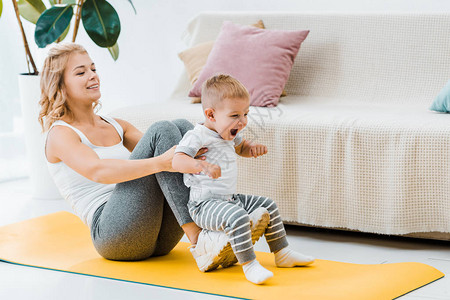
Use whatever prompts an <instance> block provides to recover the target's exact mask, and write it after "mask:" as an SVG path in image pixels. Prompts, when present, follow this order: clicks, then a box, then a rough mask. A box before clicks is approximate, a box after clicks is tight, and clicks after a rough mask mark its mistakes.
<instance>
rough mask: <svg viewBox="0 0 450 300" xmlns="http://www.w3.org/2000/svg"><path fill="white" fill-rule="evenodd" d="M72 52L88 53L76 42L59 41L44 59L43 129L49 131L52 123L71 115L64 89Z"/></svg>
mask: <svg viewBox="0 0 450 300" xmlns="http://www.w3.org/2000/svg"><path fill="white" fill-rule="evenodd" d="M72 53H87V51H86V49H84V47H83V46H81V45H78V44H75V43H59V44H56V45H55V46H54V47H52V48H51V49H50V50H49V52H48V55H47V58H46V59H45V61H44V66H43V68H42V72H41V99H40V100H39V105H40V106H41V111H40V112H39V117H38V120H39V123H40V124H41V127H42V130H43V131H47V130H48V129H49V128H50V127H51V126H52V124H53V123H54V122H55V121H56V120H59V119H61V118H62V117H64V116H67V115H68V116H71V115H72V112H71V111H70V108H69V106H68V105H67V103H66V99H67V96H66V93H65V91H64V70H65V69H66V66H67V61H68V60H69V57H70V55H71V54H72ZM99 104H100V103H99V101H98V100H97V101H96V102H95V103H94V104H93V108H94V109H95V108H96V107H97V106H98V105H99Z"/></svg>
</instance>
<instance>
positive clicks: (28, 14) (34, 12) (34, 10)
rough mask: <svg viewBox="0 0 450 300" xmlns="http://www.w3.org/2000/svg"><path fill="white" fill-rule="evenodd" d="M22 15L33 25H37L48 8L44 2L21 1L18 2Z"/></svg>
mask: <svg viewBox="0 0 450 300" xmlns="http://www.w3.org/2000/svg"><path fill="white" fill-rule="evenodd" d="M17 6H18V7H19V13H20V15H21V16H22V17H23V18H24V19H25V20H28V21H30V22H31V23H33V24H36V22H37V20H38V19H39V17H40V16H41V14H42V13H43V12H44V11H45V9H46V7H45V4H44V3H43V2H42V0H19V1H17Z"/></svg>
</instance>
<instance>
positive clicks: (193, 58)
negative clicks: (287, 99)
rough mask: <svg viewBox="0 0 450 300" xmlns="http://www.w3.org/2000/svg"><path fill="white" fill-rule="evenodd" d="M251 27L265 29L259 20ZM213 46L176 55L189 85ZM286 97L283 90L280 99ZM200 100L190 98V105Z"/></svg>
mask: <svg viewBox="0 0 450 300" xmlns="http://www.w3.org/2000/svg"><path fill="white" fill-rule="evenodd" d="M252 26H254V27H257V28H261V29H265V27H264V23H263V21H262V20H259V21H258V22H256V23H255V24H252ZM213 46H214V41H209V42H204V43H200V44H198V45H196V46H194V47H192V48H189V49H187V50H184V51H183V52H180V53H179V54H178V57H180V59H181V60H182V61H183V63H184V66H185V67H186V72H187V75H188V77H189V81H190V82H191V85H194V83H195V82H196V81H197V79H198V76H199V75H200V72H201V71H202V69H203V67H204V66H205V65H206V61H207V60H208V55H209V53H210V52H211V50H212V48H213ZM283 96H286V92H285V91H284V90H283V92H282V93H281V97H283ZM200 102H201V98H197V97H191V103H200Z"/></svg>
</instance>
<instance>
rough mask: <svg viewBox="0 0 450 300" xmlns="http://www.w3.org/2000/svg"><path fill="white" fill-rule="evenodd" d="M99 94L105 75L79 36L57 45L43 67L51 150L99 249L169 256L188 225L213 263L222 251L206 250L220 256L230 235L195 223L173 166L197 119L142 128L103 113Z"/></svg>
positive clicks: (51, 160) (57, 177) (128, 255)
mask: <svg viewBox="0 0 450 300" xmlns="http://www.w3.org/2000/svg"><path fill="white" fill-rule="evenodd" d="M99 99H100V79H99V76H98V74H97V73H96V69H95V64H94V63H93V62H92V60H91V58H90V57H89V55H88V53H87V52H86V50H85V49H84V48H83V47H82V46H80V45H77V44H73V43H61V44H58V45H56V46H54V47H53V48H52V49H51V50H50V51H49V54H48V57H47V58H46V60H45V62H44V67H43V71H42V73H41V100H40V102H39V104H40V105H41V112H40V114H39V121H40V123H41V126H42V127H43V129H44V130H45V131H47V132H48V133H47V140H46V149H45V154H46V158H47V161H48V167H49V170H50V173H51V174H52V177H53V179H54V181H55V183H56V185H57V186H58V188H59V190H60V191H61V193H62V195H63V196H64V198H65V199H66V200H67V201H69V203H70V204H71V206H72V208H73V210H74V213H75V214H76V215H77V216H79V217H80V218H81V220H82V221H83V222H84V223H85V224H86V225H87V226H89V228H90V230H91V237H92V241H93V243H94V246H95V248H96V249H97V251H98V253H99V254H100V255H102V256H103V257H105V258H107V259H111V260H124V261H128V260H142V259H146V258H149V257H151V256H158V255H165V254H167V253H169V252H170V251H171V250H172V249H173V247H175V245H176V244H177V243H178V242H179V240H180V239H181V237H182V235H183V231H184V232H185V233H186V235H187V237H188V239H189V240H190V242H191V243H192V244H193V245H197V246H196V247H195V250H197V251H196V255H197V257H196V260H197V263H199V261H201V263H202V264H208V265H209V264H212V263H213V261H214V259H217V258H216V257H211V256H210V254H208V256H206V253H207V252H206V250H208V252H209V251H211V249H215V250H213V251H214V253H215V255H216V256H217V255H218V254H219V252H220V251H221V250H222V248H224V247H225V246H226V245H227V243H228V239H227V238H226V236H225V235H224V234H221V233H218V232H208V231H201V229H200V228H199V227H198V226H197V225H195V223H194V222H193V221H192V219H191V218H190V216H189V213H188V210H187V205H186V204H187V202H188V200H189V190H188V188H187V187H186V186H185V185H184V183H183V176H182V174H179V173H174V171H173V169H172V158H173V155H174V147H175V145H177V144H178V142H179V141H180V140H181V138H182V136H183V135H184V133H185V132H186V131H188V130H190V129H192V128H193V126H192V124H190V123H189V122H188V121H186V120H176V121H173V122H170V121H161V122H156V123H154V124H153V125H152V126H151V127H150V128H149V129H148V131H147V132H146V133H145V134H142V133H141V132H140V131H139V130H138V129H136V128H135V127H134V126H133V125H131V124H130V123H128V122H126V121H123V120H119V119H113V118H110V117H106V116H101V115H97V114H96V113H95V111H96V108H97V106H98V105H99ZM206 151H207V149H202V150H201V151H199V153H197V156H196V159H203V158H202V157H201V155H202V154H203V153H205V152H206ZM130 152H131V155H130ZM180 226H181V228H182V230H181V228H180ZM199 246H200V247H199ZM202 249H203V250H205V249H206V250H205V251H203V250H202Z"/></svg>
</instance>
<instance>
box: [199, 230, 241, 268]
mask: <svg viewBox="0 0 450 300" xmlns="http://www.w3.org/2000/svg"><path fill="white" fill-rule="evenodd" d="M227 248H229V249H230V250H231V247H230V243H229V239H228V236H227V235H226V234H225V232H223V231H211V230H206V229H203V230H202V231H201V232H200V234H199V235H198V240H197V244H196V245H195V246H192V247H191V248H190V250H191V253H192V256H194V258H195V261H196V262H197V266H198V268H199V270H200V271H202V272H208V271H211V270H214V269H217V268H218V267H219V266H220V265H221V264H223V263H224V264H225V263H226V261H227V260H233V257H230V256H229V255H228V251H227ZM231 253H233V251H231ZM233 256H234V253H233ZM234 259H236V256H234Z"/></svg>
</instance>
